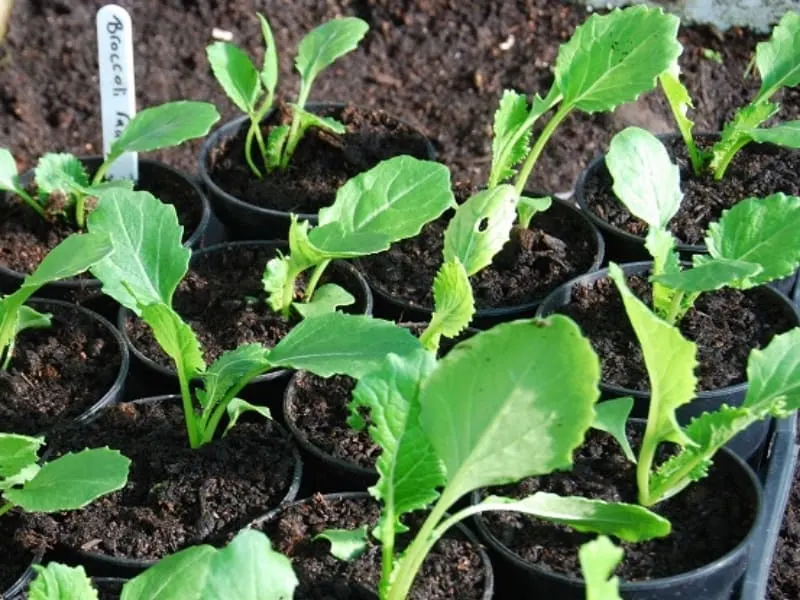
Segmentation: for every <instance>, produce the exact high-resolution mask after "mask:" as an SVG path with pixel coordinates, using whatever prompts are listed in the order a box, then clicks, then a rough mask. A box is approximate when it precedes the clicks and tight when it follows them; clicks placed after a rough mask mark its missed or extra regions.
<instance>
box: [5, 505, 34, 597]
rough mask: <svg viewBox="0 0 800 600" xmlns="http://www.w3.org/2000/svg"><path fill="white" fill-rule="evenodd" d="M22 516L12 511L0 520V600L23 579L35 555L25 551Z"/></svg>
mask: <svg viewBox="0 0 800 600" xmlns="http://www.w3.org/2000/svg"><path fill="white" fill-rule="evenodd" d="M19 525H20V516H19V514H18V513H17V511H16V510H12V511H11V512H9V513H7V514H6V515H4V516H3V518H2V519H0V556H2V557H3V560H0V600H2V599H3V598H5V595H4V592H5V591H6V590H7V589H8V588H10V587H11V586H12V585H14V584H15V583H16V582H17V579H19V578H20V577H22V574H23V573H24V572H25V569H27V568H28V567H29V566H30V564H31V561H32V560H33V554H32V553H31V552H29V551H27V550H25V545H24V543H23V541H22V540H23V536H22V535H21V532H20V531H19Z"/></svg>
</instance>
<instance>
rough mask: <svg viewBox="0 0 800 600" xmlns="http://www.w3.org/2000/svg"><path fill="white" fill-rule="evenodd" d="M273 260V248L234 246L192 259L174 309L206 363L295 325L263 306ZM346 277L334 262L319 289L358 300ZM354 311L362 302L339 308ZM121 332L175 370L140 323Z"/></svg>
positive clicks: (272, 340) (273, 339) (275, 338)
mask: <svg viewBox="0 0 800 600" xmlns="http://www.w3.org/2000/svg"><path fill="white" fill-rule="evenodd" d="M274 256H275V250H274V249H271V248H268V247H234V248H233V249H230V248H229V249H225V250H222V251H215V252H213V253H204V254H202V255H200V256H197V257H196V258H194V259H193V260H192V263H191V267H190V269H189V273H188V274H187V276H186V277H185V278H184V279H183V281H181V283H180V285H179V286H178V290H177V291H176V293H175V297H174V300H173V304H172V306H173V308H175V310H176V311H178V314H180V315H181V317H183V319H184V320H185V321H186V322H187V323H189V325H190V326H191V328H192V330H193V331H194V332H195V334H197V337H198V339H199V340H200V347H201V348H202V349H203V353H204V356H205V359H206V362H207V363H209V364H210V363H211V362H213V361H214V360H216V359H217V358H219V357H220V355H221V354H222V353H223V352H225V351H226V350H233V349H234V348H237V347H238V346H240V345H242V344H247V343H254V342H255V343H260V344H264V345H266V346H268V347H270V348H271V347H272V346H274V345H275V344H277V343H278V342H279V341H280V340H281V339H282V338H283V337H284V336H285V335H286V334H287V333H289V331H290V330H291V328H292V326H293V325H294V322H293V321H290V320H287V319H284V318H283V317H282V316H281V315H279V314H277V313H275V312H273V311H272V309H270V308H269V306H268V305H267V296H266V293H265V292H264V286H263V284H262V281H261V280H262V277H263V275H264V267H265V266H266V264H267V261H269V260H270V259H271V258H273V257H274ZM345 277H346V276H345V275H342V272H341V271H337V269H336V266H335V264H334V265H332V266H331V267H329V268H328V269H327V270H326V271H325V274H324V275H323V276H322V279H321V281H320V285H322V284H324V283H326V282H338V283H339V284H340V285H342V286H343V287H345V289H347V290H348V291H349V292H350V293H351V294H353V295H354V296H355V297H356V298H359V297H360V296H361V294H360V293H359V290H358V289H356V288H355V287H354V286H353V285H352V284H351V282H352V277H347V278H346V279H345ZM304 285H305V281H304V280H303V281H298V287H299V288H301V289H302V288H303V286H304ZM355 308H360V309H361V312H363V304H360V305H359V304H358V303H357V304H355V305H353V306H351V307H343V308H342V310H344V311H347V310H348V309H353V310H355ZM125 331H126V332H127V334H128V336H129V337H130V339H131V340H132V341H133V344H134V345H135V346H136V347H137V348H138V349H139V350H140V351H141V352H142V353H143V354H144V355H145V356H147V357H149V358H151V359H152V360H154V361H156V362H157V363H158V364H160V365H162V366H165V367H169V368H173V364H172V359H170V358H169V357H168V356H167V355H166V354H165V353H164V352H163V351H162V350H161V347H160V346H159V345H158V343H157V342H156V340H155V338H154V337H153V334H152V333H151V331H150V328H149V327H148V326H147V325H146V324H145V323H144V321H141V320H139V319H133V318H132V319H131V320H129V321H128V322H127V323H126V324H125Z"/></svg>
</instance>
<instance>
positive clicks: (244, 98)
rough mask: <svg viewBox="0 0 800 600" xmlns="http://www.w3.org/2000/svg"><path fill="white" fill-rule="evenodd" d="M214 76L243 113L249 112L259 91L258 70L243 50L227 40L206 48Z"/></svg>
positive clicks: (251, 110)
mask: <svg viewBox="0 0 800 600" xmlns="http://www.w3.org/2000/svg"><path fill="white" fill-rule="evenodd" d="M206 54H207V55H208V62H209V63H210V64H211V70H212V71H213V72H214V77H216V78H217V81H218V82H219V84H220V85H221V86H222V89H223V90H225V93H226V94H227V95H228V98H230V99H231V101H232V102H233V103H234V104H235V105H236V106H237V107H238V108H239V110H241V111H242V112H244V113H247V114H251V113H252V112H253V111H254V109H255V103H256V99H257V98H258V96H259V94H260V92H261V83H260V80H259V75H258V71H256V68H255V66H253V62H252V61H251V60H250V57H249V56H247V54H246V53H245V52H243V51H242V50H240V49H239V48H237V47H236V46H234V45H233V44H229V43H227V42H214V43H213V44H211V45H210V46H209V47H208V48H206Z"/></svg>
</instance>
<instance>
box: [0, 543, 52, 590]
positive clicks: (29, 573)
mask: <svg viewBox="0 0 800 600" xmlns="http://www.w3.org/2000/svg"><path fill="white" fill-rule="evenodd" d="M31 555H32V556H33V558H32V559H31V562H30V563H29V564H28V566H27V567H26V568H25V570H24V571H23V572H22V575H20V576H19V577H18V578H17V580H16V581H14V582H13V583H12V584H11V585H10V586H9V587H8V588H7V589H6V590H0V598H7V599H8V600H19V599H20V598H21V596H20V594H22V593H23V592H24V591H25V588H26V587H27V585H28V584H29V583H30V582H31V580H33V578H34V576H35V575H36V573H35V572H34V570H33V567H34V566H36V565H40V564H42V559H43V558H44V550H36V551H35V552H31Z"/></svg>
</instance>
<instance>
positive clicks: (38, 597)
mask: <svg viewBox="0 0 800 600" xmlns="http://www.w3.org/2000/svg"><path fill="white" fill-rule="evenodd" d="M33 570H34V571H35V572H36V576H35V577H34V579H33V581H31V584H30V587H29V588H28V600H97V590H95V589H94V588H93V587H92V580H91V579H89V576H88V575H86V571H84V570H83V567H68V566H66V565H62V564H59V563H56V562H51V563H50V564H48V565H47V566H46V567H45V566H43V565H33Z"/></svg>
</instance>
